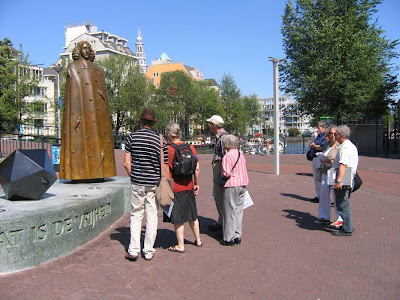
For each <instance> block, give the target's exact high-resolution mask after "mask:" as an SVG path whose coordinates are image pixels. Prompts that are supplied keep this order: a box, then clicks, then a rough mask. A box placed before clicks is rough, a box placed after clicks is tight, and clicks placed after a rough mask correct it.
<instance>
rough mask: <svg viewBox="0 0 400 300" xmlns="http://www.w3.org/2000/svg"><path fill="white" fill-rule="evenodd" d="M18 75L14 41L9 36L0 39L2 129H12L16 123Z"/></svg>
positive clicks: (0, 108) (0, 120)
mask: <svg viewBox="0 0 400 300" xmlns="http://www.w3.org/2000/svg"><path fill="white" fill-rule="evenodd" d="M15 80H16V75H15V72H14V62H13V56H12V43H11V41H10V40H9V39H8V38H4V40H3V41H1V40H0V122H1V124H2V128H1V130H4V131H11V130H12V129H13V127H14V126H15V124H16V121H17V119H16V116H17V112H16V110H15V105H14V84H15Z"/></svg>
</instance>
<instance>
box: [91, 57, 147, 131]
mask: <svg viewBox="0 0 400 300" xmlns="http://www.w3.org/2000/svg"><path fill="white" fill-rule="evenodd" d="M97 64H98V65H100V66H101V67H102V68H103V70H104V77H105V80H106V84H107V92H108V99H109V102H110V110H111V113H112V114H113V115H114V116H115V121H114V122H113V126H114V129H115V130H116V131H119V129H120V128H121V127H123V126H127V127H129V128H131V129H132V130H134V129H138V122H137V120H138V117H139V115H140V113H141V111H142V109H143V107H144V106H145V104H146V102H148V100H149V96H150V91H149V86H148V83H147V79H146V77H145V76H144V75H143V74H141V73H140V71H139V68H138V67H137V66H135V65H134V61H133V59H132V58H130V57H127V56H122V55H116V56H113V55H110V56H108V57H107V58H106V59H104V60H102V61H99V62H97Z"/></svg>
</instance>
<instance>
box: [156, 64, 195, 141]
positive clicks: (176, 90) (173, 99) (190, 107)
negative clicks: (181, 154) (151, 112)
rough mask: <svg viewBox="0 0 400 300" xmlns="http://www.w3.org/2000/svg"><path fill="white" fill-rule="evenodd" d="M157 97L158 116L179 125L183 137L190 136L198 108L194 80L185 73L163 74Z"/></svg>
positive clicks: (164, 120)
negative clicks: (191, 124)
mask: <svg viewBox="0 0 400 300" xmlns="http://www.w3.org/2000/svg"><path fill="white" fill-rule="evenodd" d="M157 95H158V99H157V104H158V111H157V116H160V118H161V120H162V121H163V122H170V121H174V122H176V123H178V124H179V125H180V127H181V130H182V134H183V136H184V137H185V136H188V135H189V124H190V120H191V119H192V117H193V115H194V113H195V112H196V109H197V107H198V105H197V101H198V99H197V97H196V95H195V89H194V83H193V80H192V78H191V77H189V75H187V74H186V73H185V72H183V71H172V72H165V73H162V74H161V83H160V87H159V89H158V90H157Z"/></svg>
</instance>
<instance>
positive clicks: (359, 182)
mask: <svg viewBox="0 0 400 300" xmlns="http://www.w3.org/2000/svg"><path fill="white" fill-rule="evenodd" d="M361 185H362V180H361V177H360V175H358V172H356V175H354V185H353V189H352V190H351V192H352V193H353V192H355V191H357V190H358V189H359V188H360V187H361Z"/></svg>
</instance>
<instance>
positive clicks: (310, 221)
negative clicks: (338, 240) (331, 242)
mask: <svg viewBox="0 0 400 300" xmlns="http://www.w3.org/2000/svg"><path fill="white" fill-rule="evenodd" d="M282 211H283V212H285V213H287V215H286V216H284V217H286V218H288V219H292V220H295V221H296V225H297V226H299V227H300V228H303V229H306V230H320V231H326V232H332V230H331V229H329V228H327V227H326V225H322V224H315V223H314V221H316V220H318V218H316V217H315V216H313V215H311V214H310V213H306V212H302V211H298V210H293V209H284V210H282Z"/></svg>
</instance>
